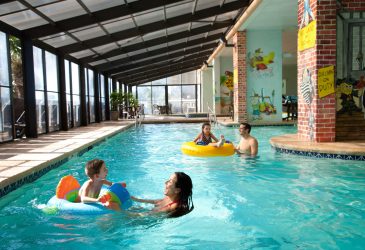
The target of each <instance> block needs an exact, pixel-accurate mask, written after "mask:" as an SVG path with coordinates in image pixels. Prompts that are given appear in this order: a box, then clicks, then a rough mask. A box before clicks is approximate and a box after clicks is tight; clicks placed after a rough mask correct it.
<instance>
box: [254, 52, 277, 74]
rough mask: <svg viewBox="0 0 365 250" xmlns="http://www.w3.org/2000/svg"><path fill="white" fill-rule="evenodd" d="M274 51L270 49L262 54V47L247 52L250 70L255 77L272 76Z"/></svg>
mask: <svg viewBox="0 0 365 250" xmlns="http://www.w3.org/2000/svg"><path fill="white" fill-rule="evenodd" d="M274 57H275V52H273V51H271V52H270V53H268V54H264V52H263V50H262V48H258V49H255V52H248V63H249V65H250V66H251V67H250V71H251V72H252V73H253V74H254V75H255V77H257V78H263V77H270V76H273V74H274V73H273V67H272V65H270V64H272V63H274Z"/></svg>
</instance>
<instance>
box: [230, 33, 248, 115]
mask: <svg viewBox="0 0 365 250" xmlns="http://www.w3.org/2000/svg"><path fill="white" fill-rule="evenodd" d="M232 39H233V43H234V45H235V46H234V48H233V74H234V78H235V79H234V87H233V105H234V121H235V122H247V75H246V74H247V71H246V31H238V32H237V33H236V34H235V35H234V36H233V38H232Z"/></svg>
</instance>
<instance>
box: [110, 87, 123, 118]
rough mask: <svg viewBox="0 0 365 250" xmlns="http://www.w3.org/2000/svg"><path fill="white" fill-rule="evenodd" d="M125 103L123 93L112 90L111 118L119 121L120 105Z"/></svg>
mask: <svg viewBox="0 0 365 250" xmlns="http://www.w3.org/2000/svg"><path fill="white" fill-rule="evenodd" d="M122 103H123V94H122V93H119V92H116V91H114V92H112V93H111V94H110V119H111V120H112V121H117V120H118V117H119V112H118V107H119V104H122Z"/></svg>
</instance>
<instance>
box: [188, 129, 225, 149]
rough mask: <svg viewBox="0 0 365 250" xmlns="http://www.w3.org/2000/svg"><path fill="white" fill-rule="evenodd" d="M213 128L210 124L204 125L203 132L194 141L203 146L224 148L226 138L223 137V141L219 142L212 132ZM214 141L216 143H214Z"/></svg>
mask: <svg viewBox="0 0 365 250" xmlns="http://www.w3.org/2000/svg"><path fill="white" fill-rule="evenodd" d="M210 130H211V127H210V124H209V123H204V124H203V126H202V132H201V133H200V134H199V135H198V136H197V137H196V138H195V139H194V142H195V143H196V144H197V145H202V146H207V145H209V146H214V147H221V146H223V144H224V142H225V139H224V136H223V135H221V139H220V140H218V139H217V138H216V137H215V136H214V135H213V134H212V133H211V132H210ZM212 139H213V140H214V141H215V142H213V141H212Z"/></svg>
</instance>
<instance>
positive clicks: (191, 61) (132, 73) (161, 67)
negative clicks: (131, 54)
mask: <svg viewBox="0 0 365 250" xmlns="http://www.w3.org/2000/svg"><path fill="white" fill-rule="evenodd" d="M207 57H208V55H204V56H200V57H196V58H193V59H188V60H181V61H177V62H173V63H170V62H168V63H164V64H163V65H157V66H155V65H153V66H148V67H145V68H142V69H139V70H133V71H129V72H127V73H126V74H124V75H123V76H122V77H118V79H119V80H121V81H124V80H131V79H133V78H135V77H139V76H142V75H145V74H149V73H153V72H156V71H162V70H166V69H172V68H178V67H181V66H182V65H186V66H190V65H193V64H195V63H196V62H199V63H200V65H202V64H203V62H204V61H205V60H207Z"/></svg>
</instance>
